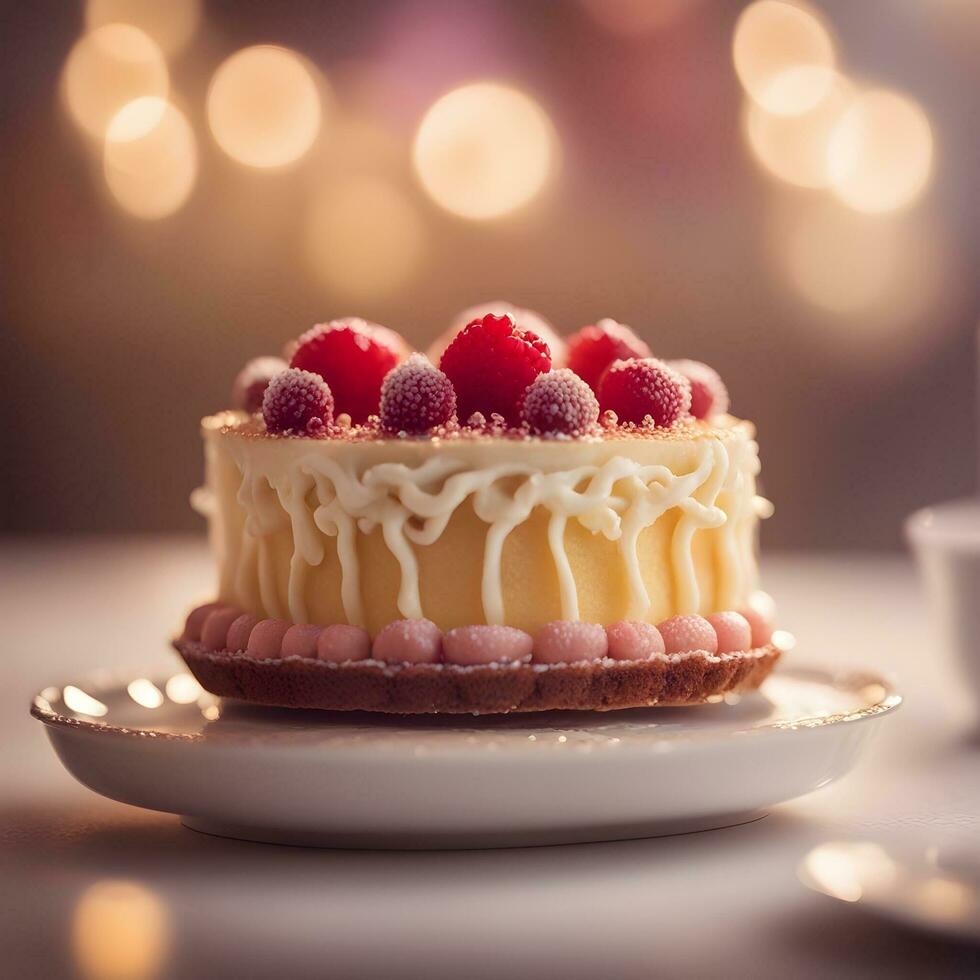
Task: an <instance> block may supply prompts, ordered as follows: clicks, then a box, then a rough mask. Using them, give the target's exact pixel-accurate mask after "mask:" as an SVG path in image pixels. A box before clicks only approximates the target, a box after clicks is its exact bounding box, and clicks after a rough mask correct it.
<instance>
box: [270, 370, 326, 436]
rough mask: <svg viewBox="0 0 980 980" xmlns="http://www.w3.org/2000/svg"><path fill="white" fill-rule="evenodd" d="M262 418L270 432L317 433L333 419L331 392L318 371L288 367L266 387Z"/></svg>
mask: <svg viewBox="0 0 980 980" xmlns="http://www.w3.org/2000/svg"><path fill="white" fill-rule="evenodd" d="M262 417H263V418H264V419H265V427H266V428H267V429H268V430H269V431H270V432H275V433H281V432H292V433H294V434H296V435H318V434H320V432H322V430H323V429H324V428H325V427H326V426H328V425H330V423H331V422H333V395H332V394H331V392H330V386H329V385H328V384H327V383H326V381H324V380H323V378H321V377H320V375H318V374H313V373H312V372H310V371H300V370H299V369H298V368H287V369H286V370H285V371H281V372H280V373H279V374H277V375H276V376H275V377H274V378H273V379H272V380H271V381H270V382H269V387H268V388H266V389H265V396H264V397H263V399H262Z"/></svg>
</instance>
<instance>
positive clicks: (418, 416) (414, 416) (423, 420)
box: [381, 354, 456, 433]
mask: <svg viewBox="0 0 980 980" xmlns="http://www.w3.org/2000/svg"><path fill="white" fill-rule="evenodd" d="M455 416H456V392H455V391H454V390H453V385H452V382H451V381H450V380H449V378H447V377H446V376H445V375H444V374H443V373H442V371H440V370H439V369H438V368H437V367H435V366H434V365H433V364H432V363H431V362H430V361H429V359H428V358H427V357H426V356H425V355H424V354H412V355H411V357H409V358H408V360H406V361H402V363H401V364H399V365H398V367H396V368H394V369H393V370H391V371H389V372H388V374H387V376H386V377H385V380H384V383H383V384H382V385H381V427H382V428H383V429H385V430H387V431H388V432H410V433H419V432H427V431H428V430H429V429H431V428H433V427H435V426H437V425H445V424H446V423H447V422H449V421H450V420H451V419H453V418H455Z"/></svg>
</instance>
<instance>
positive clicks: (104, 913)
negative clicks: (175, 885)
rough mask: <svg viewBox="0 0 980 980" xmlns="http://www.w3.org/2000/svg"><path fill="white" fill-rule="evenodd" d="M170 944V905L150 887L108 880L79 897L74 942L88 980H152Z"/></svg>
mask: <svg viewBox="0 0 980 980" xmlns="http://www.w3.org/2000/svg"><path fill="white" fill-rule="evenodd" d="M169 944H170V924H169V917H168V915H167V909H166V906H165V905H164V904H163V902H162V901H161V900H160V899H159V898H158V897H157V895H156V894H155V893H154V892H152V891H151V890H150V889H149V888H146V887H145V886H143V885H140V884H138V883H136V882H135V881H125V880H113V879H104V880H102V881H97V882H96V883H95V884H94V885H92V886H90V887H89V888H87V889H86V890H85V891H84V892H82V894H81V895H80V896H79V898H78V901H77V903H76V905H75V911H74V915H73V916H72V931H71V946H72V954H73V956H74V960H75V965H76V967H77V968H78V972H79V973H80V975H81V976H83V977H86V978H88V980H149V978H151V977H155V976H157V975H158V974H159V972H160V967H161V965H162V963H163V958H164V956H165V955H166V953H167V950H168V947H169Z"/></svg>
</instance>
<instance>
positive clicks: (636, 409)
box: [599, 357, 691, 428]
mask: <svg viewBox="0 0 980 980" xmlns="http://www.w3.org/2000/svg"><path fill="white" fill-rule="evenodd" d="M599 404H600V405H601V406H602V409H603V411H609V410H611V411H613V412H615V413H616V416H617V418H618V419H619V421H620V423H621V424H622V423H624V422H633V423H635V424H636V425H643V424H645V420H646V418H647V416H649V417H650V419H651V420H652V421H653V424H654V425H657V426H660V427H662V428H666V427H667V426H669V425H672V424H673V423H674V422H676V421H677V420H678V419H679V418H683V416H685V415H687V413H688V412H689V411H690V408H691V386H690V385H689V384H688V382H687V379H686V378H683V377H681V375H679V374H678V373H677V372H676V371H674V370H672V369H671V368H669V367H667V365H666V364H664V362H663V361H658V360H657V359H656V358H654V357H645V358H642V359H640V360H632V361H613V363H612V364H610V365H609V367H608V368H607V370H606V373H605V374H604V375H603V376H602V380H601V381H600V382H599Z"/></svg>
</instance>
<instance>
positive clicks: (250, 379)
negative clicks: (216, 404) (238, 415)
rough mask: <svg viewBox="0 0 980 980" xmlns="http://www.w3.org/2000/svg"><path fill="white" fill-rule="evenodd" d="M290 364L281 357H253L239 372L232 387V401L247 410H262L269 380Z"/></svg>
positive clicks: (237, 406) (235, 405)
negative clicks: (263, 397)
mask: <svg viewBox="0 0 980 980" xmlns="http://www.w3.org/2000/svg"><path fill="white" fill-rule="evenodd" d="M287 367H288V365H287V364H286V362H285V361H284V360H283V359H282V358H281V357H253V358H252V360H250V361H249V362H248V363H247V364H246V365H245V367H243V368H242V369H241V371H239V372H238V377H236V378H235V383H234V384H233V385H232V388H231V403H232V405H233V406H234V407H235V408H240V409H242V410H244V411H246V412H261V411H262V396H263V395H264V394H265V389H266V388H268V387H269V382H270V381H271V380H272V379H273V378H274V377H275V376H276V375H277V374H278V373H279V372H280V371H285V370H286V368H287Z"/></svg>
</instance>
